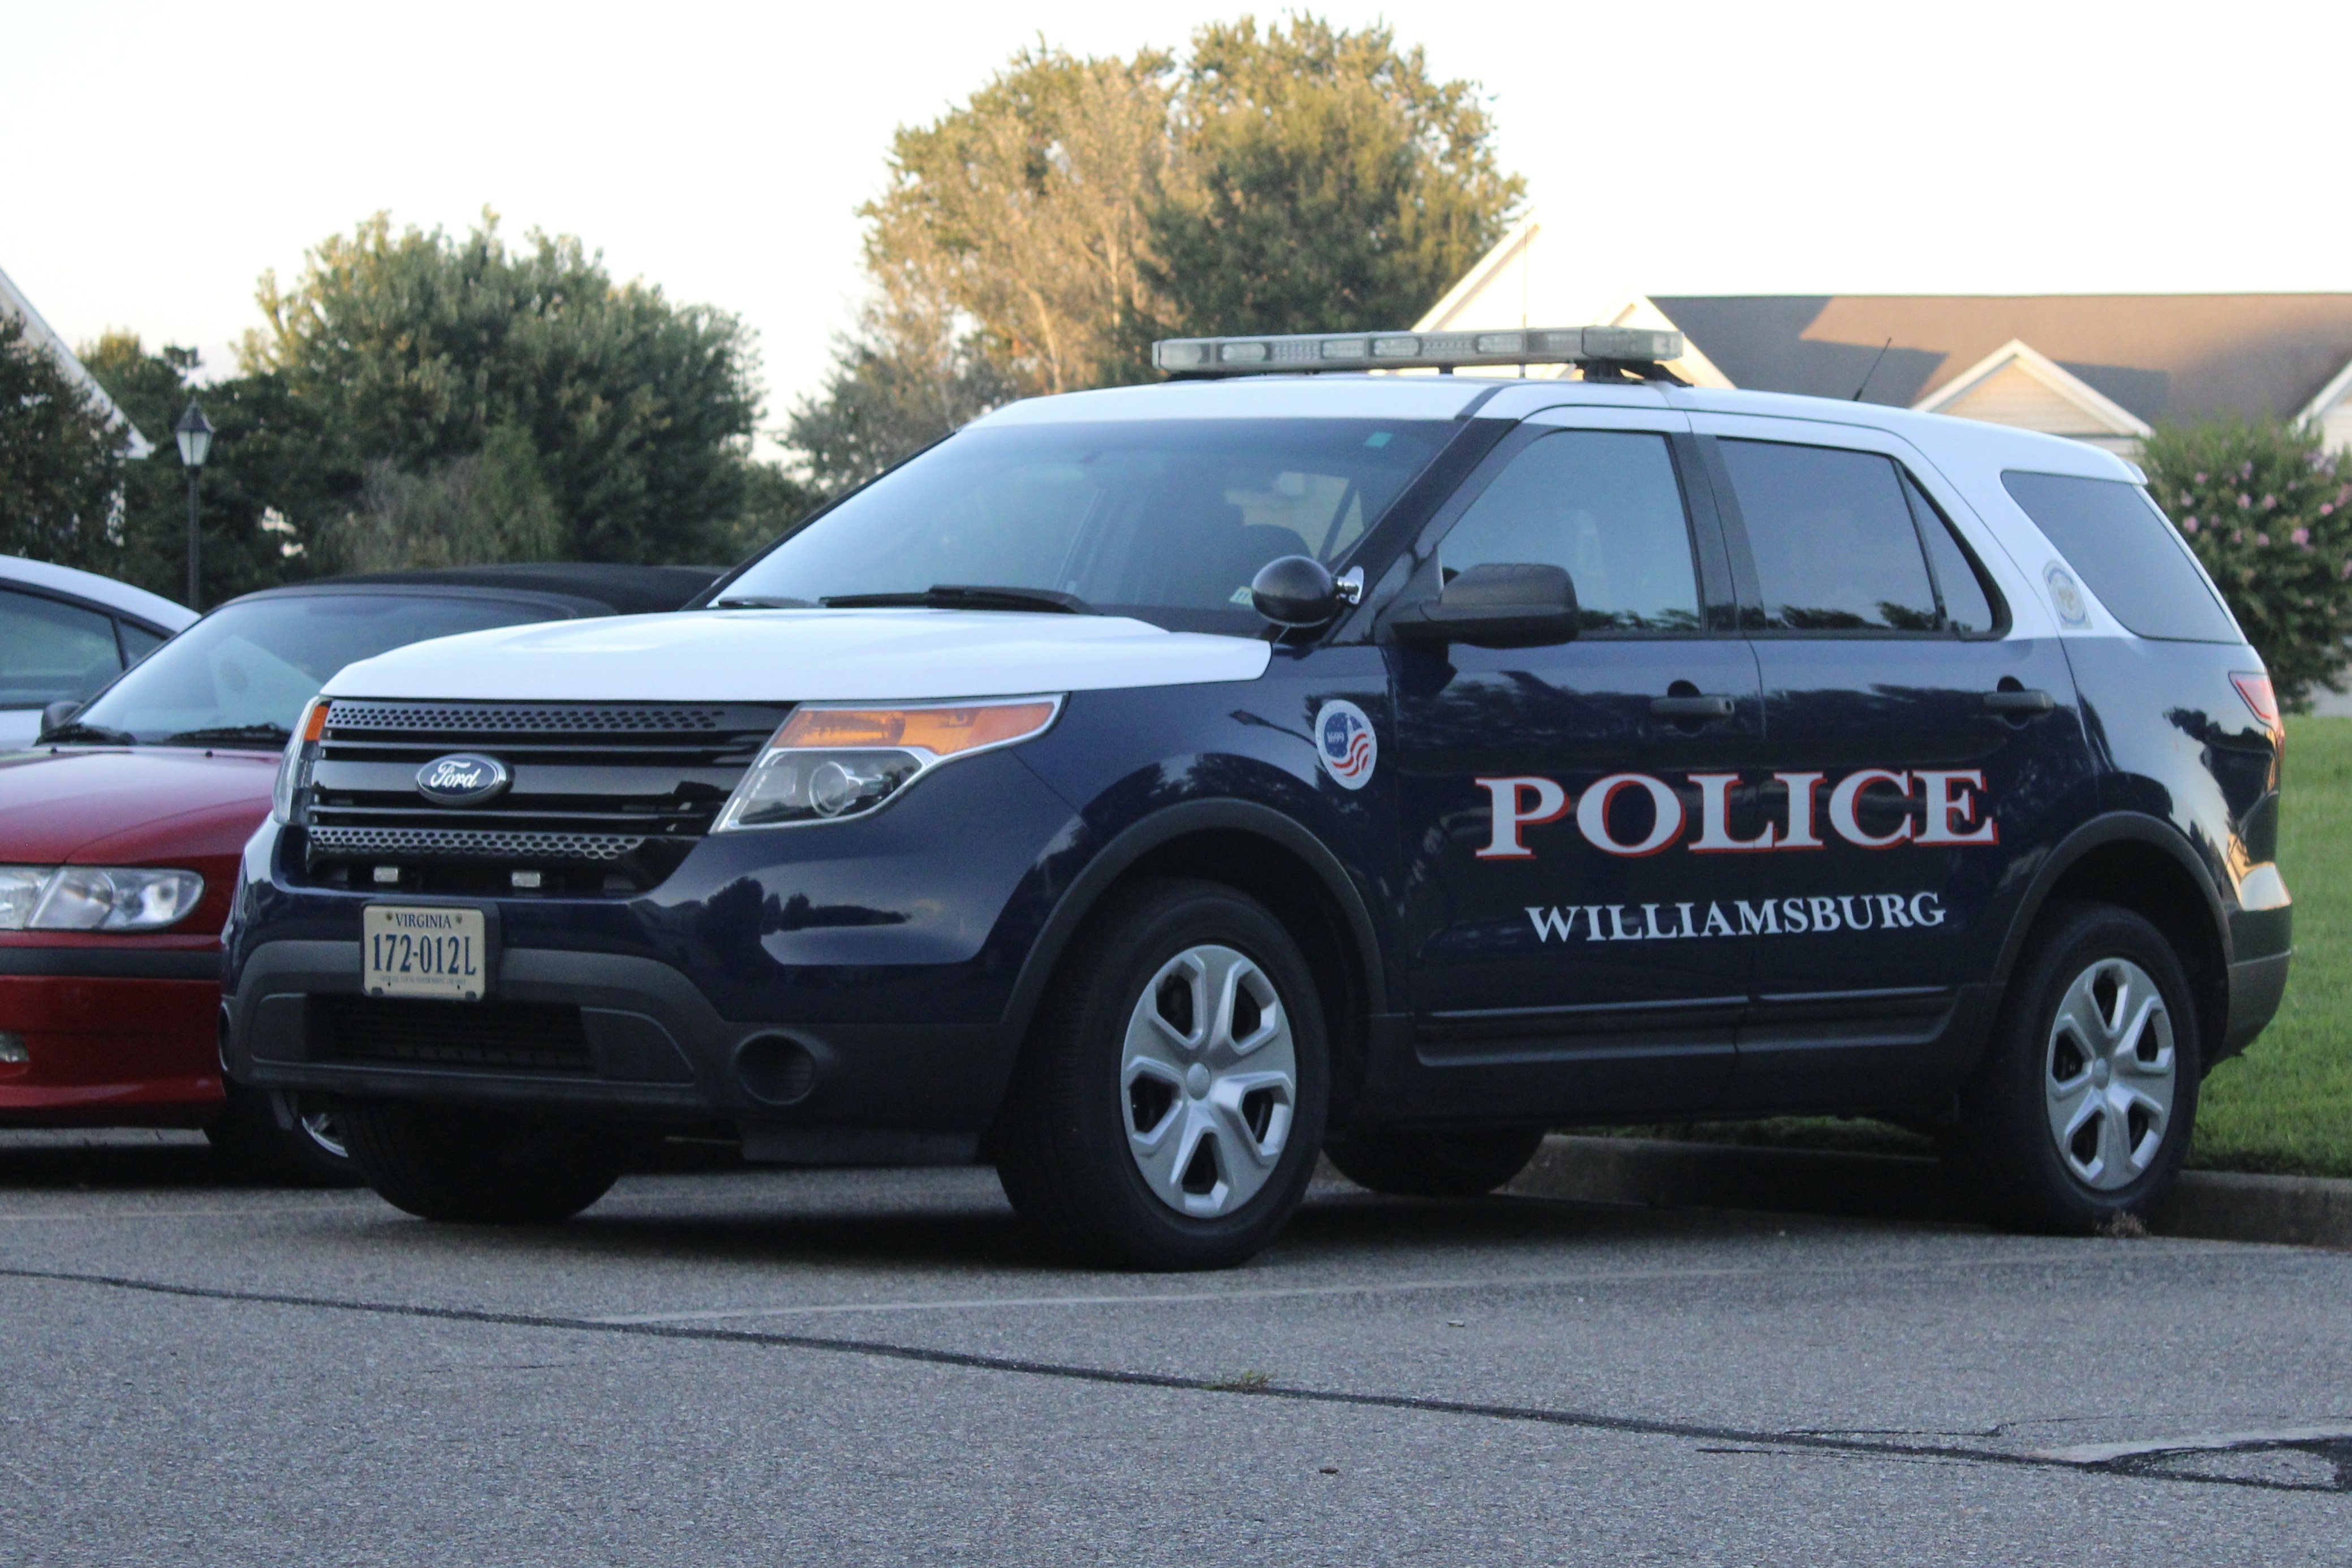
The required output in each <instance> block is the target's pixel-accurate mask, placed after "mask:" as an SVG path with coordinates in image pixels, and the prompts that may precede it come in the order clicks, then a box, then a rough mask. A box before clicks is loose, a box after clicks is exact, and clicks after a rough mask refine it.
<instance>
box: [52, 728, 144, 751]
mask: <svg viewBox="0 0 2352 1568" xmlns="http://www.w3.org/2000/svg"><path fill="white" fill-rule="evenodd" d="M74 742H81V743H82V744H84V745H89V746H130V745H135V744H137V743H138V742H136V741H135V740H134V739H133V738H132V736H131V731H128V730H110V729H108V728H107V727H106V726H105V725H103V724H80V723H74V724H60V725H58V727H57V728H56V729H54V730H51V731H49V732H48V733H47V734H45V735H43V736H42V737H41V739H40V743H41V744H42V745H44V746H55V745H59V744H63V745H68V746H70V745H72V744H73V743H74Z"/></svg>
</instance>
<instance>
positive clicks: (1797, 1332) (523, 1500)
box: [0, 1135, 2352, 1568]
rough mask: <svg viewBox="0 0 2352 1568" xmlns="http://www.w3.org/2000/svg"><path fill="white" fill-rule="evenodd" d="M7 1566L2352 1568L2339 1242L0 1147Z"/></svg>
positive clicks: (974, 1177)
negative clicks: (545, 1200) (553, 1201)
mask: <svg viewBox="0 0 2352 1568" xmlns="http://www.w3.org/2000/svg"><path fill="white" fill-rule="evenodd" d="M0 1333H5V1343H6V1354H5V1361H0V1563H8V1564H16V1563H74V1564H85V1563H110V1564H128V1563H174V1564H184V1563H303V1564H312V1563H319V1564H326V1563H334V1564H341V1563H398V1564H409V1563H419V1564H425V1563H429V1564H435V1565H436V1568H438V1565H448V1564H507V1563H561V1564H603V1563H630V1564H635V1563H693V1564H705V1563H762V1564H769V1563H858V1564H863V1563H925V1564H929V1563H1120V1564H1137V1565H1146V1564H1169V1565H1171V1568H1176V1565H1198V1564H1212V1563H1282V1564H1309V1563H1314V1564H1320V1563H1333V1564H1363V1563H1433V1564H1434V1563H1442V1564H1449V1565H1451V1564H1478V1563H1498V1564H1501V1563H1509V1564H1517V1563H1587V1562H1591V1563H1652V1562H1655V1563H1809V1564H1813V1563H1895V1562H1902V1563H1945V1562H1948V1563H2055V1562H2069V1563H2073V1562H2101V1561H2116V1562H2121V1561H2165V1562H2170V1563H2201V1562H2216V1563H2220V1562H2228V1563H2265V1562H2276V1563H2334V1562H2347V1563H2352V1254H2347V1253H2343V1252H2330V1251H2322V1250H2314V1249H2302V1248H2293V1247H2263V1246H2250V1245H2245V1244H2240V1243H2227V1242H2207V1241H2184V1240H2172V1239H2157V1238H2147V1237H2141V1238H2136V1239H2104V1238H2103V1239H2098V1240H2087V1241H2076V1240H2056V1239H2048V1238H2034V1237H2010V1236H1999V1235H1993V1234H1990V1233H1987V1232H1984V1231H1982V1230H1978V1229H1973V1228H1969V1227H1968V1226H1958V1225H1950V1224H1937V1223H1926V1222H1906V1221H1901V1220H1885V1219H1879V1220H1863V1219H1835V1218H1822V1217H1817V1216H1816V1217H1797V1216H1790V1215H1769V1214H1759V1213H1749V1212H1738V1211H1732V1210H1702V1209H1681V1208H1675V1209H1668V1208H1634V1207H1628V1206H1612V1205H1600V1204H1585V1203H1573V1202H1563V1201H1554V1200H1548V1199H1543V1198H1538V1197H1528V1196H1504V1197H1496V1198H1489V1199H1485V1200H1481V1201H1478V1202H1475V1203H1410V1202H1400V1201H1394V1200H1389V1199H1382V1198H1377V1197H1373V1196H1371V1195H1370V1194H1364V1193H1361V1192H1359V1191H1357V1190H1355V1189H1354V1188H1352V1187H1349V1186H1348V1185H1346V1184H1343V1183H1339V1182H1337V1181H1333V1182H1330V1183H1328V1184H1318V1187H1317V1189H1316V1191H1315V1194H1314V1195H1313V1197H1312V1199H1311V1200H1310V1202H1309V1204H1308V1205H1307V1208H1306V1209H1305V1211H1304V1212H1302V1214H1301V1215H1299V1217H1298V1219H1297V1222H1296V1223H1295V1224H1294V1225H1293V1226H1292V1227H1291V1229H1290V1231H1289V1232H1288V1233H1287V1235H1286V1237H1285V1239H1284V1240H1283V1241H1282V1243H1281V1244H1280V1245H1279V1246H1277V1247H1276V1248H1275V1249H1274V1250H1272V1251H1271V1252H1269V1253H1268V1254H1267V1255H1265V1257H1264V1258H1261V1259H1259V1260H1258V1261H1257V1262H1256V1263H1255V1264H1253V1265H1252V1266H1250V1267H1248V1268H1242V1269H1237V1270H1234V1271H1232V1272H1229V1273H1223V1274H1207V1275H1183V1276H1167V1275H1160V1276H1140V1275H1119V1274H1102V1273H1091V1272H1084V1271H1077V1270H1073V1269H1071V1268H1066V1267H1065V1266H1063V1265H1061V1264H1060V1263H1058V1262H1056V1261H1055V1259H1054V1258H1051V1257H1049V1256H1047V1255H1045V1254H1044V1253H1042V1252H1041V1251H1040V1250H1039V1249H1038V1248H1037V1247H1036V1246H1035V1245H1034V1242H1033V1241H1032V1240H1031V1238H1030V1237H1028V1236H1027V1234H1026V1233H1025V1232H1024V1230H1023V1229H1022V1228H1021V1227H1020V1226H1019V1225H1018V1224H1017V1223H1016V1222H1015V1221H1014V1219H1013V1215H1012V1214H1011V1212H1010V1211H1009V1210H1008V1209H1007V1208H1006V1206H1005V1205H1004V1203H1003V1199H1002V1197H1001V1196H1000V1195H999V1194H998V1192H997V1188H996V1184H995V1180H994V1177H993V1176H992V1174H991V1173H988V1172H986V1171H982V1170H934V1171H819V1172H792V1171H774V1170H743V1169H707V1170H697V1169H677V1170H669V1171H664V1172H659V1173H647V1174H643V1175H637V1176H633V1177H630V1178H628V1179H627V1180H625V1182H624V1183H623V1184H621V1185H620V1186H619V1187H618V1188H617V1189H615V1191H614V1193H613V1194H612V1195H611V1196H610V1197H608V1198H606V1199H605V1200H604V1202H603V1203H601V1204H599V1205H597V1206H596V1207H594V1208H593V1209H592V1210H590V1211H589V1212H588V1213H587V1214H586V1215H583V1216H582V1217H581V1218H579V1219H577V1220H575V1221H573V1222H572V1223H571V1224H569V1225H566V1226H560V1227H554V1228H549V1229H542V1230H527V1231H505V1232H501V1231H492V1230H470V1229H460V1228H451V1227H445V1226H430V1225H426V1224H424V1223H422V1222H420V1221H416V1220H413V1219H409V1218H407V1217H406V1216H404V1215H399V1214H397V1213H395V1212H394V1211H393V1210H392V1209H390V1208H388V1207H386V1206H384V1205H382V1204H381V1203H379V1202H378V1201H377V1200H376V1199H375V1198H373V1196H372V1195H370V1194H366V1193H364V1192H315V1191H311V1192H306V1191H281V1190H270V1189H263V1188H251V1187H238V1186H234V1185H227V1184H222V1183H221V1182H219V1181H218V1180H217V1179H216V1177H215V1173H214V1171H213V1168H212V1166H211V1164H210V1163H209V1161H208V1159H207V1158H206V1156H205V1152H204V1151H203V1150H202V1149H201V1148H200V1147H197V1146H194V1145H192V1144H190V1143H189V1142H187V1141H186V1140H185V1139H184V1138H175V1137H173V1136H169V1135H166V1136H162V1137H156V1138H152V1139H146V1140H117V1141H115V1142H113V1143H112V1144H111V1145H110V1146H102V1147H86V1148H85V1147H71V1146H68V1144H67V1143H66V1142H61V1141H58V1140H54V1139H52V1140H47V1141H42V1140H38V1139H28V1138H26V1137H25V1136H23V1135H0Z"/></svg>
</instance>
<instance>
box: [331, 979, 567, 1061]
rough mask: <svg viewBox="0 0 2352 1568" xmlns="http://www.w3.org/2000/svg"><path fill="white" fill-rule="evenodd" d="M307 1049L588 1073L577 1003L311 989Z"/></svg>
mask: <svg viewBox="0 0 2352 1568" xmlns="http://www.w3.org/2000/svg"><path fill="white" fill-rule="evenodd" d="M310 1009H311V1011H310V1054H311V1055H312V1056H314V1057H316V1058H320V1059H323V1060H327V1061H345V1062H383V1063H390V1064H394V1065H397V1066H401V1067H441V1068H473V1069H476V1070H478V1071H489V1070H496V1071H503V1072H548V1073H581V1074H590V1073H593V1072H594V1071H595V1070H596V1064H595V1061H594V1060H593V1058H591V1057H590V1055H589V1053H588V1034H587V1031H586V1030H585V1029H584V1028H583V1026H582V1025H581V1020H580V1009H579V1008H577V1007H563V1006H558V1005H554V1004H552V1003H544V1002H419V1001H414V1000H409V999H404V998H399V997H390V996H348V995H331V996H314V997H312V998H311V1001H310Z"/></svg>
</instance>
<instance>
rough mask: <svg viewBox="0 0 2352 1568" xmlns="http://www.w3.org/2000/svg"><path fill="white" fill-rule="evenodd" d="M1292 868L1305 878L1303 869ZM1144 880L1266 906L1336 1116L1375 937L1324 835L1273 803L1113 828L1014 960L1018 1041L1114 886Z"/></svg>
mask: <svg viewBox="0 0 2352 1568" xmlns="http://www.w3.org/2000/svg"><path fill="white" fill-rule="evenodd" d="M1301 873H1304V875H1302V874H1301ZM1150 877H1195V878H1199V879H1202V880H1205V881H1212V882H1219V883H1223V885H1225V886H1227V887H1231V888H1234V889H1237V890H1238V891H1241V892H1244V893H1246V894H1248V895H1249V896H1250V897H1251V898H1254V899H1255V900H1257V901H1258V902H1260V903H1262V904H1264V905H1265V906H1266V908H1267V909H1268V910H1271V911H1272V912H1273V914H1274V916H1275V918H1276V920H1279V921H1281V922H1282V923H1283V925H1284V927H1285V928H1286V930H1288V931H1289V932H1290V933H1291V935H1292V936H1293V937H1294V938H1295V939H1296V940H1297V942H1298V944H1299V946H1300V948H1301V949H1302V950H1303V951H1304V952H1305V953H1306V955H1307V965H1308V968H1309V969H1310V970H1311V971H1312V972H1313V973H1314V974H1315V977H1316V988H1317V992H1318V998H1319V1000H1320V1001H1321V1003H1322V1005H1323V1014H1324V1018H1325V1023H1326V1026H1327V1027H1328V1031H1329V1034H1330V1047H1331V1056H1332V1062H1331V1068H1332V1082H1331V1088H1332V1105H1333V1110H1334V1111H1335V1113H1336V1112H1337V1110H1339V1108H1340V1107H1341V1106H1342V1105H1344V1104H1346V1103H1348V1102H1349V1101H1351V1100H1353V1098H1354V1095H1355V1092H1356V1090H1357V1089H1358V1087H1359V1086H1360V1084H1361V1081H1362V1077H1363V1070H1364V1064H1365V1060H1366V1056H1367V1052H1368V1048H1369V1032H1370V1029H1369V1025H1370V1016H1371V1015H1372V1014H1373V1013H1375V1012H1378V1011H1380V1010H1381V1009H1382V1007H1383V1006H1384V1005H1385V998H1386V996H1387V994H1388V987H1387V972H1386V965H1385V963H1384V962H1383V960H1382V958H1381V946H1380V937H1379V933H1378V931H1377V929H1376V928H1375V927H1374V925H1373V923H1372V917H1371V912H1370V910H1369V909H1368V908H1367V907H1366V906H1365V903H1364V900H1363V896H1362V894H1361V893H1360V891H1359V890H1358V889H1357V888H1356V885H1355V883H1354V881H1353V880H1352V879H1350V878H1349V875H1348V871H1347V868H1346V867H1345V866H1344V865H1343V864H1342V863H1341V862H1340V860H1339V857H1338V856H1337V855H1335V854H1333V853H1332V852H1331V850H1330V849H1329V847H1327V846H1326V845H1325V844H1324V843H1323V841H1322V840H1321V839H1319V838H1318V837H1316V836H1315V835H1314V834H1313V833H1311V832H1309V831H1308V830H1307V828H1306V827H1304V826H1300V824H1299V823H1298V822H1297V820H1296V819H1294V818H1292V817H1290V816H1286V815H1285V814H1283V813H1282V812H1279V811H1276V810H1275V809H1274V808H1273V807H1271V806H1266V805H1257V804H1255V803H1254V802H1250V801H1241V800H1200V801H1185V802H1182V803H1181V804H1179V805H1171V806H1169V807H1167V808H1165V809H1163V810H1160V811H1158V812H1155V813H1153V814H1152V815H1151V816H1148V817H1145V818H1144V819H1143V820H1141V821H1139V822H1137V823H1134V824H1132V825H1131V826H1128V827H1127V828H1125V829H1124V830H1122V831H1121V832H1120V833H1119V834H1118V836H1117V837H1113V838H1112V839H1111V840H1110V842H1109V843H1108V844H1106V845H1104V846H1103V847H1102V849H1101V850H1100V851H1099V852H1098V853H1097V855H1096V856H1095V857H1094V858H1093V859H1092V860H1090V861H1088V862H1087V866H1086V868H1085V869H1084V870H1083V871H1081V872H1080V873H1079V874H1078V876H1077V878H1076V880H1075V881H1073V882H1072V884H1071V885H1070V889H1069V890H1068V891H1067V892H1066V893H1065V894H1063V895H1062V898H1061V900H1060V901H1059V902H1058V903H1056V904H1055V909H1054V912H1053V914H1052V915H1051V916H1050V917H1048V919H1047V920H1046V921H1045V928H1044V930H1042V931H1040V932H1039V933H1038V936H1037V940H1036V941H1035V942H1034V943H1032V944H1031V946H1030V950H1029V953H1028V956H1027V957H1026V958H1025V959H1024V961H1023V963H1022V966H1021V973H1020V976H1019V978H1018V979H1017V980H1016V981H1015V982H1014V983H1013V996H1012V1000H1011V1001H1010V1003H1009V1004H1008V1005H1006V1008H1005V1015H1004V1021H1005V1022H1006V1023H1007V1024H1009V1025H1011V1026H1013V1029H1014V1031H1015V1033H1016V1036H1017V1037H1024V1038H1025V1037H1026V1036H1027V1034H1028V1029H1029V1025H1030V1021H1031V1019H1032V1018H1033V1017H1034V1016H1035V1014H1036V1011H1037V1006H1038V1004H1039V1003H1040V1002H1041V1001H1042V1000H1043V999H1044V997H1045V988H1046V987H1047V986H1048V985H1049V984H1052V983H1053V980H1054V977H1055V972H1056V971H1057V970H1058V969H1059V968H1060V966H1061V963H1062V958H1063V955H1064V953H1065V952H1066V951H1067V950H1068V948H1069V945H1070V943H1071V942H1072V940H1073V939H1074V938H1076V935H1077V933H1078V931H1080V930H1081V929H1082V928H1083V926H1084V924H1085V922H1086V920H1087V916H1088V915H1089V914H1090V913H1092V912H1093V910H1095V909H1096V908H1097V907H1098V906H1099V905H1100V904H1101V902H1102V900H1104V899H1105V898H1106V897H1108V895H1109V894H1110V893H1111V892H1113V891H1114V890H1115V889H1118V888H1119V887H1121V886H1123V885H1125V884H1127V883H1129V882H1132V881H1135V880H1137V879H1143V878H1150Z"/></svg>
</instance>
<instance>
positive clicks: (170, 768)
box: [0, 746, 278, 866]
mask: <svg viewBox="0 0 2352 1568" xmlns="http://www.w3.org/2000/svg"><path fill="white" fill-rule="evenodd" d="M277 767H278V759H277V758H276V757H275V756H272V755H265V754H260V753H256V752H211V753H206V752H199V751H191V750H188V749H186V748H184V747H178V746H138V747H132V748H125V749H120V750H116V749H106V750H97V749H92V750H87V751H85V750H78V749H74V750H58V751H55V752H49V751H41V752H17V753H15V754H14V755H10V756H6V757H0V864H7V865H16V866H55V865H59V864H67V863H72V862H76V861H79V862H81V863H83V864H86V865H102V866H131V865H148V866H155V865H163V866H189V865H192V864H194V861H195V860H196V859H198V858H214V857H219V856H228V857H232V858H234V857H235V856H236V854H237V853H238V852H239V851H240V850H242V849H243V848H244V847H245V841H246V840H247V839H248V838H250V837H253V830H254V829H255V828H257V827H258V826H261V819H262V818H263V817H265V816H268V815H269V786H270V783H271V781H272V779H274V778H275V777H276V774H277Z"/></svg>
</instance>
